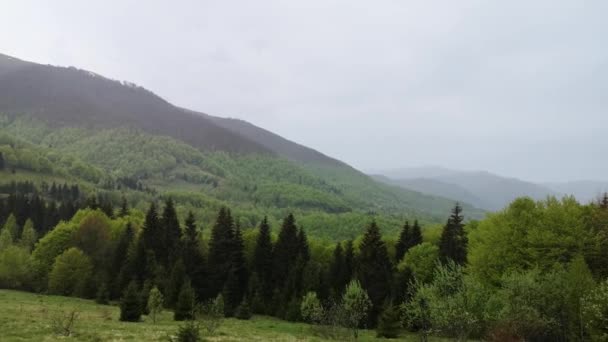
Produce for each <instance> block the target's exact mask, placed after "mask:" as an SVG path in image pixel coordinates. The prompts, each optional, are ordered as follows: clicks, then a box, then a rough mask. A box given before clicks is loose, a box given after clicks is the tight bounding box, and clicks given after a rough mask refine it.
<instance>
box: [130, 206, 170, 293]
mask: <svg viewBox="0 0 608 342" xmlns="http://www.w3.org/2000/svg"><path fill="white" fill-rule="evenodd" d="M164 238H165V237H164V236H163V234H162V229H161V227H160V221H159V219H158V213H157V211H156V204H154V202H152V203H151V204H150V208H149V209H148V212H147V213H146V219H145V221H144V226H143V229H142V232H141V234H140V235H139V240H138V242H137V251H136V255H135V259H134V261H133V264H134V265H133V268H134V271H135V272H136V276H137V278H138V280H140V281H144V280H145V279H151V278H153V277H154V273H151V271H152V268H153V267H152V266H153V265H148V264H147V263H148V262H149V261H151V260H152V257H154V260H156V257H157V256H156V253H157V252H158V251H160V250H162V247H163V245H164V241H163V240H164ZM150 254H152V255H150ZM154 266H155V265H154Z"/></svg>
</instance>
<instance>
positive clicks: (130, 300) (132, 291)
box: [120, 281, 142, 322]
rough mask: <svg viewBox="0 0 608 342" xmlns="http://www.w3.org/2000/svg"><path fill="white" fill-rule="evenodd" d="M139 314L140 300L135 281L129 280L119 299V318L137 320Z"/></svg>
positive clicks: (140, 311) (140, 312)
mask: <svg viewBox="0 0 608 342" xmlns="http://www.w3.org/2000/svg"><path fill="white" fill-rule="evenodd" d="M141 314H142V310H141V302H140V298H139V293H138V289H137V283H136V282H135V281H131V282H130V283H129V286H127V288H126V290H125V292H124V294H123V296H122V299H121V301H120V320H121V321H123V322H139V320H140V319H141Z"/></svg>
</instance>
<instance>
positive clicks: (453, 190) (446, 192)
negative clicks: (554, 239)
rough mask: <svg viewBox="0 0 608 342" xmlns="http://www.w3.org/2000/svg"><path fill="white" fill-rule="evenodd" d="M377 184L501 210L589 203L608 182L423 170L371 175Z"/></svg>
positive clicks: (424, 168)
mask: <svg viewBox="0 0 608 342" xmlns="http://www.w3.org/2000/svg"><path fill="white" fill-rule="evenodd" d="M370 173H371V174H373V175H374V176H373V177H374V178H375V179H376V180H378V181H381V182H384V183H387V184H392V185H396V186H400V187H402V188H404V189H410V190H414V191H419V192H421V193H425V194H432V195H436V196H442V197H446V198H451V199H455V200H458V201H461V202H465V203H471V204H473V205H474V206H476V207H478V208H482V209H485V210H491V211H494V210H499V209H502V208H504V207H505V206H506V205H508V204H509V203H510V202H511V201H512V200H514V199H515V198H517V197H521V196H529V197H531V198H534V199H537V200H539V199H544V198H546V197H547V196H557V197H562V196H564V195H574V196H575V197H576V198H577V199H578V200H579V201H581V202H589V201H592V200H595V199H597V197H598V196H599V195H600V194H601V193H603V192H605V191H608V182H600V181H576V182H564V183H541V184H537V183H533V182H528V181H524V180H520V179H517V178H509V177H504V176H499V175H496V174H492V173H490V172H487V171H460V170H451V169H448V168H444V167H440V166H424V167H415V168H403V169H395V170H385V171H382V170H376V171H372V172H370Z"/></svg>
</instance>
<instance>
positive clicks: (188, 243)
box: [182, 212, 210, 300]
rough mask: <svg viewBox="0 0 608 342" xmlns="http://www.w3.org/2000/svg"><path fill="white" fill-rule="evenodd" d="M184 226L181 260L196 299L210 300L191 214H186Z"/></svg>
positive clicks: (201, 254)
mask: <svg viewBox="0 0 608 342" xmlns="http://www.w3.org/2000/svg"><path fill="white" fill-rule="evenodd" d="M185 224H186V229H185V231H184V240H183V247H182V260H183V262H184V266H185V268H186V274H188V275H189V277H190V279H191V281H192V287H193V288H194V292H195V293H196V296H197V298H201V299H203V300H205V299H208V298H210V296H209V295H208V294H207V287H206V276H205V275H206V270H205V258H204V257H203V252H202V250H201V246H200V238H199V232H198V230H197V227H196V222H195V220H194V214H193V213H192V212H189V213H188V217H187V218H186V222H185Z"/></svg>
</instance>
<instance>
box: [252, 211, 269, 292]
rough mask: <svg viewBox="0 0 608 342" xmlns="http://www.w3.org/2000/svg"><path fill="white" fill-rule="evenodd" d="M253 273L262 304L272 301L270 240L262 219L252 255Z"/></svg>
mask: <svg viewBox="0 0 608 342" xmlns="http://www.w3.org/2000/svg"><path fill="white" fill-rule="evenodd" d="M253 272H254V273H255V274H257V280H258V284H259V289H254V290H256V291H258V292H259V293H260V295H261V297H262V298H260V299H261V300H262V301H263V302H265V303H267V302H268V301H270V300H271V299H272V240H271V236H270V226H269V225H268V218H267V217H264V219H263V220H262V223H260V230H259V234H258V237H257V240H256V244H255V251H254V254H253Z"/></svg>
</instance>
